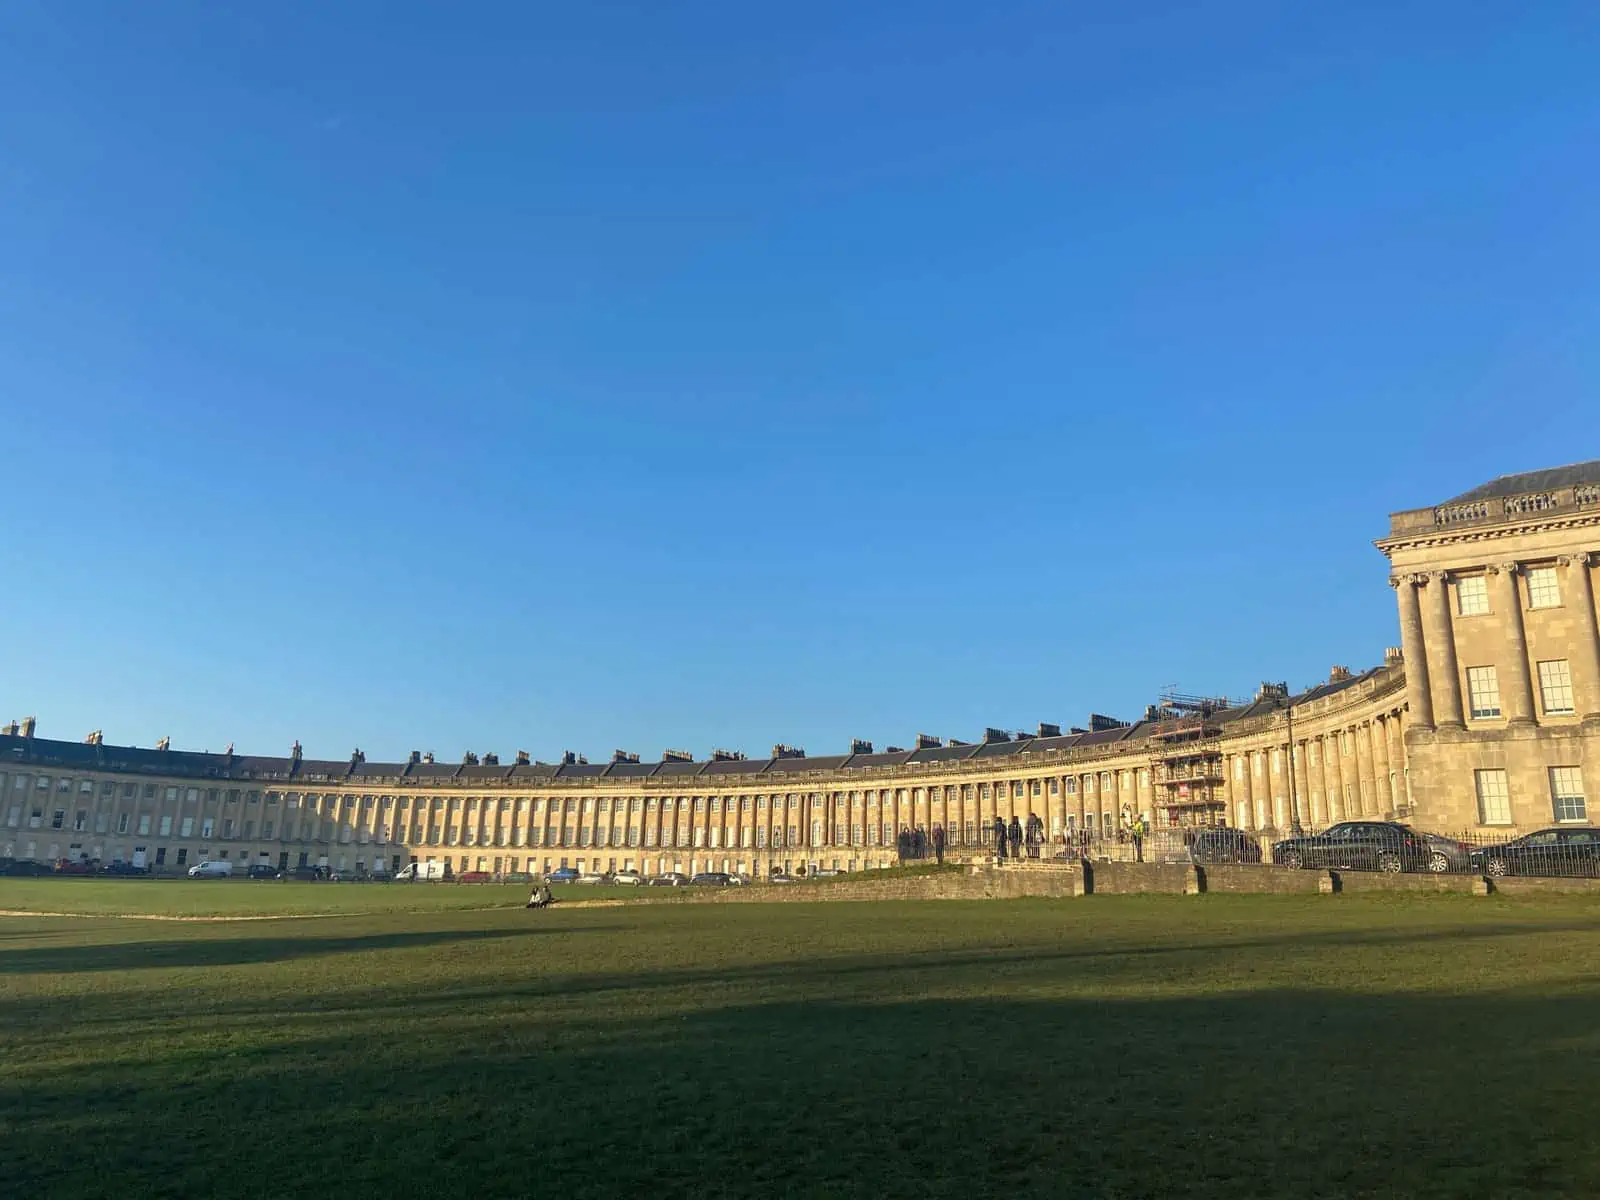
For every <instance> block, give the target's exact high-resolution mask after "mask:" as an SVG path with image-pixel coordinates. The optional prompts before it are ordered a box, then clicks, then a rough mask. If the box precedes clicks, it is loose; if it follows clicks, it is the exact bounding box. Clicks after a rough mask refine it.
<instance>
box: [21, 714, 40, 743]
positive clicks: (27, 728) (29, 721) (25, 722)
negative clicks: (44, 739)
mask: <svg viewBox="0 0 1600 1200" xmlns="http://www.w3.org/2000/svg"><path fill="white" fill-rule="evenodd" d="M38 725H39V720H38V718H37V717H23V718H22V736H23V737H25V738H31V737H32V736H33V731H34V730H35V729H36V728H38Z"/></svg>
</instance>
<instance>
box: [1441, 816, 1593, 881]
mask: <svg viewBox="0 0 1600 1200" xmlns="http://www.w3.org/2000/svg"><path fill="white" fill-rule="evenodd" d="M1472 868H1473V870H1475V871H1482V872H1483V873H1484V874H1485V875H1493V876H1497V877H1498V876H1501V875H1600V829H1594V828H1591V827H1588V826H1585V827H1581V828H1571V827H1566V828H1559V829H1541V830H1539V831H1538V832H1537V833H1530V834H1527V835H1526V836H1524V837H1519V838H1513V839H1512V840H1511V841H1509V842H1501V843H1500V844H1499V845H1497V846H1483V847H1480V848H1479V849H1476V850H1474V851H1473V852H1472Z"/></svg>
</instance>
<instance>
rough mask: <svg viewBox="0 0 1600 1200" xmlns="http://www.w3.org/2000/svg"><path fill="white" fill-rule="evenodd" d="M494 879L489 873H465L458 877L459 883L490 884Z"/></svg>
mask: <svg viewBox="0 0 1600 1200" xmlns="http://www.w3.org/2000/svg"><path fill="white" fill-rule="evenodd" d="M492 878H494V877H493V876H492V875H490V874H489V872H487V871H463V872H461V874H459V875H457V876H456V882H457V883H488V882H489V880H490V879H492Z"/></svg>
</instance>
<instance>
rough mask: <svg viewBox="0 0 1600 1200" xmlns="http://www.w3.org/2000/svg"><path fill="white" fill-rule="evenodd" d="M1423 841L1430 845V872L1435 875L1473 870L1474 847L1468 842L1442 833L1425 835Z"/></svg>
mask: <svg viewBox="0 0 1600 1200" xmlns="http://www.w3.org/2000/svg"><path fill="white" fill-rule="evenodd" d="M1422 840H1423V841H1424V842H1426V843H1427V844H1428V870H1430V871H1432V872H1433V873H1434V874H1435V875H1443V874H1445V873H1447V872H1449V871H1470V870H1471V869H1472V847H1471V846H1469V845H1468V844H1467V843H1466V842H1463V841H1460V840H1458V839H1456V838H1453V837H1445V836H1444V834H1442V833H1425V834H1423V835H1422Z"/></svg>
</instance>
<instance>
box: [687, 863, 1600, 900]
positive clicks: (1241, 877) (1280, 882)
mask: <svg viewBox="0 0 1600 1200" xmlns="http://www.w3.org/2000/svg"><path fill="white" fill-rule="evenodd" d="M1319 892H1321V893H1340V892H1342V893H1350V894H1364V893H1379V892H1384V893H1391V894H1400V895H1405V894H1413V895H1417V894H1430V893H1455V894H1460V895H1470V894H1477V895H1482V894H1485V893H1486V892H1497V893H1501V894H1504V895H1510V896H1519V895H1525V896H1537V895H1545V894H1558V893H1581V894H1590V895H1594V896H1597V897H1600V880H1593V879H1500V880H1494V881H1493V882H1492V883H1491V884H1488V885H1487V886H1486V884H1485V881H1484V880H1483V879H1482V878H1480V877H1479V876H1476V875H1429V874H1417V875H1410V874H1402V875H1387V874H1382V873H1380V872H1370V871H1294V870H1290V869H1289V868H1288V867H1273V866H1214V867H1191V866H1185V865H1180V864H1176V863H1122V862H1099V863H1092V864H1089V865H1088V866H1087V867H1085V866H1084V865H1083V864H1079V863H1048V864H1044V863H1041V864H1026V865H1019V866H1011V867H989V866H975V867H972V868H970V869H968V870H966V871H940V872H935V873H930V874H925V875H896V874H893V873H884V874H882V875H878V876H876V877H869V878H862V879H841V880H837V881H829V882H814V883H795V884H790V885H770V884H767V885H752V886H749V887H736V888H718V889H714V890H713V889H706V890H701V889H698V888H694V889H683V890H681V891H678V892H675V893H674V894H673V895H674V898H676V899H680V900H682V901H685V902H709V903H722V904H741V903H742V904H767V903H794V902H799V903H816V902H819V901H855V902H862V901H883V900H1018V899H1024V898H1028V897H1036V898H1045V899H1069V898H1076V897H1080V896H1136V895H1167V896H1181V895H1186V894H1187V895H1194V894H1199V893H1216V894H1218V895H1314V894H1317V893H1319Z"/></svg>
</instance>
